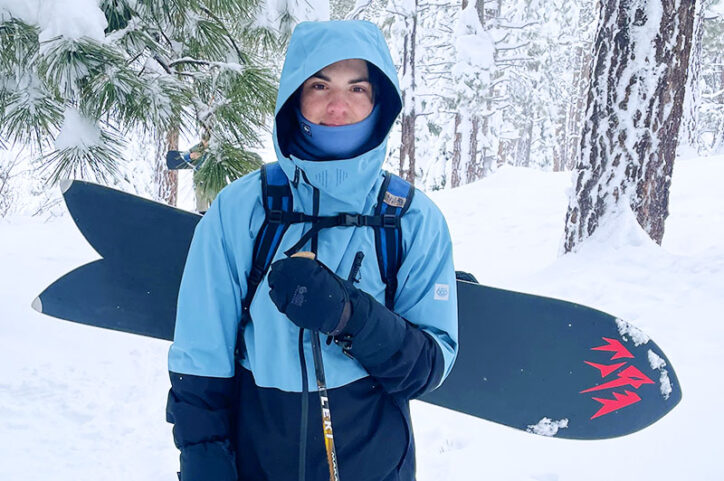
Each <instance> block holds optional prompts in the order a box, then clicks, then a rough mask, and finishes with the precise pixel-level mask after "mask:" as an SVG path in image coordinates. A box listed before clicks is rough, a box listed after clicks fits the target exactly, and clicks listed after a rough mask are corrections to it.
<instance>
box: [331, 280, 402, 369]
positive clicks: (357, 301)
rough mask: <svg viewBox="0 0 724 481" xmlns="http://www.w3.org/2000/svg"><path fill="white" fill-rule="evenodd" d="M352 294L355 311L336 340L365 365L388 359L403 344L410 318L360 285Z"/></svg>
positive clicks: (372, 364)
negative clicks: (404, 317) (390, 308)
mask: <svg viewBox="0 0 724 481" xmlns="http://www.w3.org/2000/svg"><path fill="white" fill-rule="evenodd" d="M349 294H350V305H351V307H352V313H351V316H350V318H349V321H348V322H347V325H346V326H345V328H344V330H343V332H342V334H340V335H339V336H337V337H335V342H336V343H337V344H340V345H341V346H342V348H343V349H344V351H345V353H347V354H348V355H351V356H352V357H354V358H355V359H357V360H358V361H359V362H360V363H362V365H363V366H376V365H378V364H381V363H383V362H385V361H387V360H388V359H390V358H391V357H392V356H393V355H394V354H395V353H396V352H397V351H398V350H400V348H401V347H402V344H403V341H404V339H405V331H406V329H407V322H406V321H405V320H404V319H403V318H402V317H400V316H398V315H397V314H395V313H394V312H392V311H390V310H389V309H387V307H385V306H384V305H382V304H380V303H379V302H377V300H375V299H374V298H373V297H372V296H370V295H369V294H367V293H366V292H364V291H362V290H360V289H357V288H354V290H352V292H350V293H349Z"/></svg>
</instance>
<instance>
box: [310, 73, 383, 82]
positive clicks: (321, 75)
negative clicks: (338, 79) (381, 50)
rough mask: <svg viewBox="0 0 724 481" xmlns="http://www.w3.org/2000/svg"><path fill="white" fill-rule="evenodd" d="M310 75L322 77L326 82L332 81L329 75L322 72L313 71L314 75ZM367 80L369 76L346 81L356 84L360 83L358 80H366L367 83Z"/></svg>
mask: <svg viewBox="0 0 724 481" xmlns="http://www.w3.org/2000/svg"><path fill="white" fill-rule="evenodd" d="M312 77H317V78H320V79H322V80H324V81H326V82H331V81H332V79H330V78H329V77H327V76H326V75H324V74H323V73H322V72H317V73H315V74H314V75H312ZM310 78H311V77H310ZM369 81H370V79H369V77H360V78H356V79H352V80H350V81H349V82H348V83H350V84H356V83H360V82H367V83H369Z"/></svg>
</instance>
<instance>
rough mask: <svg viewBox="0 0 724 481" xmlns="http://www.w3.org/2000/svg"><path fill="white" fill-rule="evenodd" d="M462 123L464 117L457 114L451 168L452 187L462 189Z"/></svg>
mask: <svg viewBox="0 0 724 481" xmlns="http://www.w3.org/2000/svg"><path fill="white" fill-rule="evenodd" d="M461 123H462V115H460V112H458V113H456V114H455V131H454V132H455V133H454V135H455V137H454V140H453V156H452V166H451V168H450V187H451V188H453V189H454V188H455V187H460V185H461V184H462V182H461V178H460V170H461V169H460V159H461V158H462V138H463V134H462V133H461V132H460V124H461Z"/></svg>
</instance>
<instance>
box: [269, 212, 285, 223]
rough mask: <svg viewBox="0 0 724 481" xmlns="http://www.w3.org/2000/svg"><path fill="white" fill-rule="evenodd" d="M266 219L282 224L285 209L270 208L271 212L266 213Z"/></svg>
mask: <svg viewBox="0 0 724 481" xmlns="http://www.w3.org/2000/svg"><path fill="white" fill-rule="evenodd" d="M266 219H267V221H269V223H270V224H281V223H282V220H283V219H284V211H283V210H269V212H267V213H266Z"/></svg>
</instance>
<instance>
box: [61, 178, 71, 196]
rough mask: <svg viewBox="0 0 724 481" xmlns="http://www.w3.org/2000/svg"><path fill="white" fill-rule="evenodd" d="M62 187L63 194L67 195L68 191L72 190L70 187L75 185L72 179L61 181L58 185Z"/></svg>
mask: <svg viewBox="0 0 724 481" xmlns="http://www.w3.org/2000/svg"><path fill="white" fill-rule="evenodd" d="M58 185H59V186H60V192H61V194H65V193H66V191H67V190H68V189H70V186H71V185H73V180H72V179H61V180H60V182H59V183H58Z"/></svg>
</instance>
